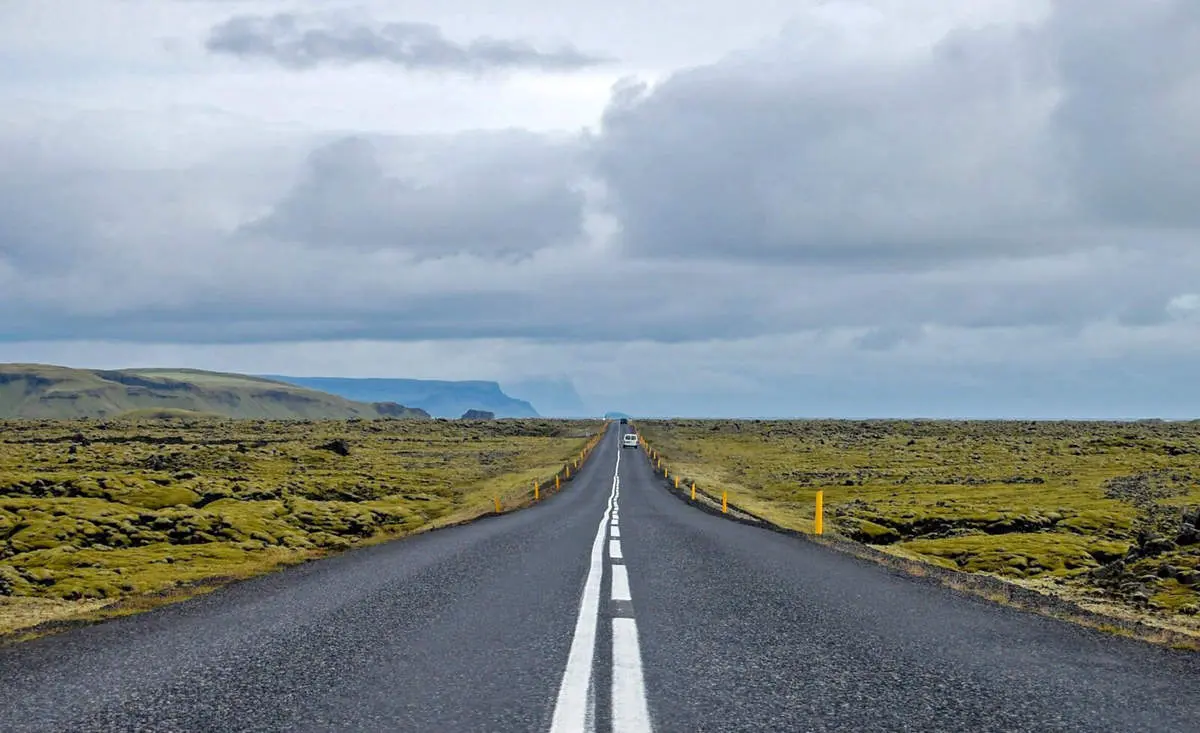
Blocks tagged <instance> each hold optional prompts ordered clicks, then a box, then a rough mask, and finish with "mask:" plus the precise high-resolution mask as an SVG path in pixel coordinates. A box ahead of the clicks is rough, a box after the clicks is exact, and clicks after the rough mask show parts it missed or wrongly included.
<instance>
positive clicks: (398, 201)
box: [0, 0, 1200, 417]
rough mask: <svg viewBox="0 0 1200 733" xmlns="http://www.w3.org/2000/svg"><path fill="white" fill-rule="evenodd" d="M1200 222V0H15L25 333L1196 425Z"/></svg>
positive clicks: (91, 343)
mask: <svg viewBox="0 0 1200 733" xmlns="http://www.w3.org/2000/svg"><path fill="white" fill-rule="evenodd" d="M552 8H553V10H551V9H552ZM1198 234H1200V3H1197V2H1195V1H1194V0H1142V1H1141V2H1137V3H1131V2H1127V1H1126V0H972V1H971V2H969V3H963V2H956V1H954V0H736V1H735V0H695V2H692V3H688V4H685V5H678V4H675V5H672V4H669V3H647V2H643V0H604V1H603V2H601V1H600V0H562V1H561V2H560V3H558V4H554V5H548V4H547V3H545V2H542V1H540V0H539V1H536V2H535V0H511V1H510V2H505V3H495V2H491V1H489V0H441V2H436V3H435V2H432V0H420V1H418V0H387V1H384V0H358V1H357V2H337V1H333V2H330V1H322V2H315V1H310V2H302V1H301V0H245V1H240V0H88V2H79V1H78V0H12V1H10V2H0V361H22V362H29V361H35V362H50V363H61V364H68V365H72V366H89V367H120V366H192V367H198V368H212V369H222V370H232V371H245V372H254V373H286V374H296V375H308V376H316V375H321V376H398V377H424V378H444V379H467V378H473V379H497V380H499V381H501V382H502V383H503V382H504V381H511V380H520V379H526V378H531V377H543V376H545V377H552V376H560V375H565V376H569V377H570V378H571V379H573V380H574V382H575V384H576V386H577V388H578V390H579V391H580V392H581V393H582V394H583V396H584V397H585V399H586V400H587V401H588V403H589V404H590V405H592V406H594V407H596V408H597V409H601V410H603V409H624V410H627V411H631V412H635V413H639V414H668V415H746V416H780V415H847V416H875V415H906V416H999V417H1022V416H1036V417H1052V416H1065V417H1095V416H1108V417H1139V416H1164V417H1195V416H1198V415H1200V386H1197V384H1198V382H1200V379H1198V375H1200V237H1198Z"/></svg>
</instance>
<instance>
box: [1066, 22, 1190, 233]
mask: <svg viewBox="0 0 1200 733" xmlns="http://www.w3.org/2000/svg"><path fill="white" fill-rule="evenodd" d="M1054 7H1055V12H1054V13H1053V14H1052V16H1051V18H1050V20H1049V22H1048V23H1047V25H1046V27H1045V29H1044V30H1043V38H1044V40H1045V42H1046V44H1047V46H1048V47H1050V48H1051V49H1052V50H1053V53H1054V57H1055V61H1056V71H1057V74H1058V84H1059V87H1060V88H1061V90H1062V95H1063V96H1062V100H1061V102H1060V104H1059V105H1058V106H1057V108H1056V109H1055V112H1054V116H1053V126H1052V130H1053V131H1054V133H1055V135H1056V137H1057V140H1056V142H1057V144H1058V146H1059V149H1060V150H1061V152H1062V156H1063V158H1064V160H1065V161H1066V163H1067V166H1068V169H1069V170H1070V171H1071V174H1072V183H1073V185H1074V187H1075V188H1076V189H1077V190H1078V192H1079V195H1080V198H1081V199H1082V200H1083V201H1084V202H1085V203H1086V206H1087V207H1088V212H1089V215H1090V216H1092V217H1095V218H1097V219H1099V220H1102V221H1107V222H1114V223H1117V224H1123V225H1136V226H1150V227H1161V228H1175V227H1195V226H1197V225H1200V207H1198V206H1197V205H1196V202H1197V201H1198V200H1200V165H1197V161H1200V50H1198V49H1200V3H1195V2H1188V0H1166V1H1163V0H1160V1H1158V2H1144V3H1132V4H1131V3H1125V2H1118V1H1116V0H1107V1H1106V2H1089V1H1087V0H1058V1H1057V2H1056V3H1055V6H1054Z"/></svg>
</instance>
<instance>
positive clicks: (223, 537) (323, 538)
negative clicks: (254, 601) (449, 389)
mask: <svg viewBox="0 0 1200 733" xmlns="http://www.w3.org/2000/svg"><path fill="white" fill-rule="evenodd" d="M602 427H603V423H601V422H599V421H590V422H588V421H552V420H540V419H529V420H503V421H492V422H469V423H467V422H451V421H434V420H420V421H417V420H375V421H355V420H351V421H289V422H282V421H279V422H274V421H237V420H213V419H188V418H181V417H179V416H176V415H173V416H171V417H170V418H168V419H163V420H154V419H147V418H145V417H144V416H139V418H138V419H136V420H112V421H97V420H80V421H70V422H66V421H0V634H5V633H9V634H11V633H12V632H14V631H16V630H18V629H22V628H29V627H32V626H35V625H37V624H44V623H46V622H51V623H58V622H60V621H62V620H64V619H73V618H79V617H86V618H96V617H102V616H104V615H112V614H114V613H128V612H133V611H136V610H140V609H141V608H143V607H147V606H152V605H156V604H157V603H161V602H163V601H164V600H172V599H176V598H182V597H187V596H188V595H190V594H194V593H195V592H201V590H203V589H206V588H209V587H212V586H213V585H215V584H219V583H220V582H223V581H225V580H229V579H236V578H244V577H249V576H252V575H256V574H259V573H262V572H265V571H268V570H271V569H273V568H276V567H279V566H281V565H287V564H292V563H297V562H303V561H304V560H307V559H310V558H313V557H319V556H321V555H324V554H327V553H329V552H333V551H338V550H343V549H346V548H348V547H351V546H354V545H357V544H365V543H372V542H376V541H380V540H383V539H387V538H392V537H397V536H402V535H405V534H409V533H411V532H414V531H420V530H423V529H428V528H431V527H435V526H441V525H444V524H449V523H452V522H458V521H463V520H467V519H471V518H474V517H478V516H481V515H483V514H486V513H489V512H492V511H494V504H493V501H494V498H499V499H500V501H501V504H502V507H503V508H505V509H510V508H514V507H517V506H521V505H524V504H525V503H528V502H529V501H530V500H531V499H532V486H533V482H534V481H535V480H537V481H541V482H545V481H547V480H548V479H552V477H553V476H554V475H555V474H556V473H557V472H558V471H559V470H560V469H561V468H562V467H563V465H564V464H565V463H567V462H569V461H570V460H572V459H573V458H575V457H577V456H578V455H579V453H580V451H581V450H582V449H583V448H584V447H585V445H586V444H587V443H588V442H589V441H590V440H591V439H592V438H593V436H595V435H596V434H597V433H598V432H599V430H600V429H601V428H602ZM139 599H140V600H139Z"/></svg>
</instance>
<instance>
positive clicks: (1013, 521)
mask: <svg viewBox="0 0 1200 733" xmlns="http://www.w3.org/2000/svg"><path fill="white" fill-rule="evenodd" d="M637 428H638V430H639V432H640V433H641V434H642V435H643V436H644V437H645V438H646V439H647V441H648V442H649V443H650V445H652V446H653V447H654V448H655V449H656V450H657V451H658V452H659V454H660V455H661V456H662V457H663V458H664V460H665V461H666V462H667V463H668V464H669V466H670V467H671V469H672V471H673V473H676V474H679V475H681V476H684V477H685V486H686V485H690V483H691V481H693V480H694V481H696V482H697V483H699V485H700V486H701V487H702V488H707V489H709V490H710V491H713V492H720V491H722V490H725V491H728V492H729V496H730V501H731V502H733V503H734V504H736V505H738V506H740V507H743V508H745V509H746V510H748V511H750V512H753V513H755V514H758V515H759V516H762V517H764V518H765V519H768V520H770V521H772V522H774V523H776V524H779V525H781V526H784V527H788V528H791V529H796V530H800V531H804V532H809V531H811V530H812V517H813V506H814V498H815V494H816V492H817V491H823V492H824V498H825V508H826V531H827V532H829V531H832V532H834V533H837V534H840V535H843V536H846V537H848V538H851V539H854V540H857V541H859V542H863V543H867V544H871V545H876V546H878V547H880V548H881V549H885V550H887V551H888V552H892V553H895V554H898V555H902V556H910V557H917V558H920V559H923V560H926V561H928V562H932V563H935V564H938V565H941V566H944V567H949V568H954V569H957V570H962V571H966V572H974V573H987V574H992V575H995V576H999V577H1002V578H1006V579H1009V580H1013V581H1015V582H1018V583H1023V584H1028V585H1032V586H1037V587H1039V588H1045V587H1047V586H1051V587H1053V588H1054V589H1055V590H1056V592H1059V593H1060V594H1062V595H1067V596H1070V597H1073V598H1079V599H1092V600H1096V601H1104V602H1116V603H1119V604H1121V605H1123V606H1125V607H1128V608H1133V609H1138V610H1140V611H1143V612H1144V611H1149V612H1151V613H1159V614H1167V615H1177V616H1178V617H1179V620H1180V621H1181V622H1186V623H1189V624H1190V622H1191V621H1195V620H1197V617H1196V614H1197V612H1198V611H1200V506H1198V505H1200V423H1196V422H1188V423H1166V422H1161V421H1143V422H998V421H996V422H991V421H970V422H957V421H882V420H881V421H758V420H721V421H716V420H713V421H695V420H673V421H639V422H638V424H637Z"/></svg>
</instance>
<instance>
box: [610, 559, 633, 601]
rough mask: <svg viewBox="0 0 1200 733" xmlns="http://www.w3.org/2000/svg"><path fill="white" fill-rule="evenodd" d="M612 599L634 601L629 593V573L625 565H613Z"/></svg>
mask: <svg viewBox="0 0 1200 733" xmlns="http://www.w3.org/2000/svg"><path fill="white" fill-rule="evenodd" d="M612 599H613V600H614V601H632V600H633V597H632V596H630V595H629V573H627V572H625V566H624V565H616V564H614V565H613V566H612Z"/></svg>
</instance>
